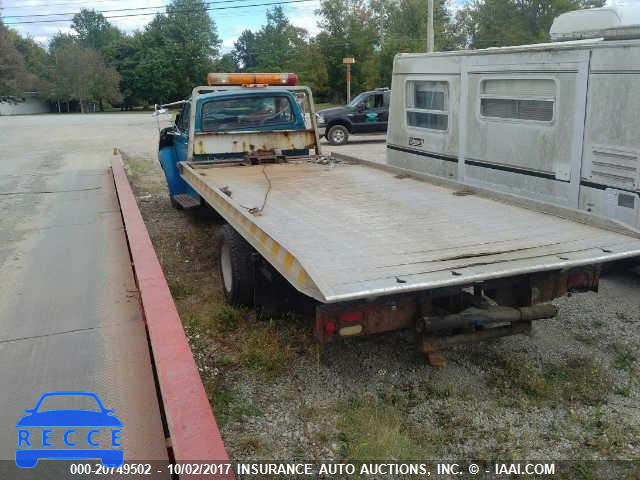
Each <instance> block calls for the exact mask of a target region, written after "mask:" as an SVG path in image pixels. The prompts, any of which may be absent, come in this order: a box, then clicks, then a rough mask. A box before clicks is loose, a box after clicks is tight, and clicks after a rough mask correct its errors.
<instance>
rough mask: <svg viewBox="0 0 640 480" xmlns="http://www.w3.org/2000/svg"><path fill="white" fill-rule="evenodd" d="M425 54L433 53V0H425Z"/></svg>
mask: <svg viewBox="0 0 640 480" xmlns="http://www.w3.org/2000/svg"><path fill="white" fill-rule="evenodd" d="M427 9H428V12H427V14H428V18H427V53H431V52H433V0H427Z"/></svg>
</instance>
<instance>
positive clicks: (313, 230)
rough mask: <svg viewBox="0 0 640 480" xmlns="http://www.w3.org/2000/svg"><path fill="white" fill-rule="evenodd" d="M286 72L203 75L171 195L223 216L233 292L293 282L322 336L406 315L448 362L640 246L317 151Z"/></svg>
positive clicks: (544, 314) (246, 300)
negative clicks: (453, 350)
mask: <svg viewBox="0 0 640 480" xmlns="http://www.w3.org/2000/svg"><path fill="white" fill-rule="evenodd" d="M294 80H295V75H292V74H255V76H253V75H244V74H209V77H208V81H209V85H208V86H203V87H196V88H195V89H194V90H193V92H192V96H191V98H190V99H188V100H186V101H184V102H179V105H180V106H181V107H182V111H181V113H180V114H179V115H178V117H177V121H176V126H174V127H169V128H167V129H164V130H163V131H162V132H161V139H160V151H159V157H160V162H161V164H162V167H163V169H164V172H165V175H166V178H167V182H168V185H169V190H170V196H171V199H172V203H174V205H175V206H177V207H179V208H182V207H192V206H196V205H201V204H205V203H206V204H208V205H209V206H211V207H212V208H213V209H214V210H215V211H216V212H217V213H218V214H219V215H220V216H221V217H223V219H224V220H225V221H226V222H227V224H226V225H224V226H223V227H222V241H221V247H220V273H221V277H222V283H223V287H224V293H225V295H226V297H227V299H228V300H229V301H230V302H231V303H234V304H245V305H255V306H256V307H257V308H263V307H266V306H269V307H273V305H274V304H281V305H280V306H281V307H282V304H284V307H285V308H288V307H290V306H291V305H292V304H293V303H295V302H293V301H291V298H293V297H295V295H292V294H291V293H290V292H291V291H295V292H296V294H297V295H298V297H299V298H303V299H305V300H306V301H307V302H306V304H307V305H309V304H310V305H311V306H312V308H313V310H312V312H313V315H314V317H315V333H316V336H317V338H318V339H319V340H320V341H322V342H329V341H333V340H336V339H338V338H341V337H351V336H356V335H364V334H371V333H378V332H384V331H390V330H396V329H401V328H413V329H414V330H415V331H416V333H417V344H418V348H419V350H420V351H421V352H423V353H424V354H425V355H426V356H427V359H428V360H429V361H430V362H432V363H433V364H442V363H443V362H444V359H442V357H441V356H440V355H439V354H438V352H439V351H440V350H441V349H443V348H446V347H448V346H450V345H453V344H456V343H461V342H469V341H474V340H482V339H487V338H492V337H499V336H504V335H510V334H516V333H528V332H530V329H531V322H532V321H533V320H537V319H544V318H551V317H553V316H555V315H556V313H557V308H556V307H555V306H554V305H552V304H551V303H549V302H551V301H552V300H553V299H555V298H558V297H561V296H564V295H566V294H568V293H571V292H578V291H597V289H598V281H599V275H600V270H601V266H602V265H603V264H606V263H609V262H614V261H617V260H622V259H628V258H633V257H638V256H640V232H638V231H637V230H634V229H632V228H630V227H628V226H625V225H623V224H620V223H618V222H615V221H612V220H608V219H606V218H603V217H598V216H595V215H592V214H589V213H586V212H583V211H578V210H573V209H570V208H564V207H559V206H554V205H550V204H546V203H542V202H538V201H533V200H529V199H525V198H521V197H518V196H514V195H510V194H504V193H497V192H493V191H490V190H484V189H482V188H478V187H475V186H474V187H471V186H469V185H466V184H464V183H458V182H455V181H451V180H448V179H444V178H440V177H436V176H431V175H427V174H418V173H415V172H408V171H406V170H402V169H400V168H396V167H392V166H389V165H382V164H375V163H372V162H367V161H363V160H356V159H348V158H346V157H340V156H339V155H334V156H332V157H325V156H322V155H321V151H320V147H319V145H318V136H317V133H316V126H315V116H314V111H313V100H312V96H311V92H310V90H309V89H308V88H306V87H300V86H295V83H296V82H295V81H294ZM393 101H394V98H393V97H392V102H393ZM174 106H175V104H174Z"/></svg>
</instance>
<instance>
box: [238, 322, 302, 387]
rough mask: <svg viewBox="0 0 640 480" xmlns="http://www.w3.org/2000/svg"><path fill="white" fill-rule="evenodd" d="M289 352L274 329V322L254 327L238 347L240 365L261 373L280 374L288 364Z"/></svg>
mask: <svg viewBox="0 0 640 480" xmlns="http://www.w3.org/2000/svg"><path fill="white" fill-rule="evenodd" d="M289 357H290V350H289V347H288V345H286V344H284V343H283V342H282V340H281V338H280V336H279V334H278V332H276V329H275V327H274V322H269V323H267V324H264V325H260V324H258V325H254V327H253V330H252V331H251V332H249V334H248V337H247V338H246V340H245V341H244V342H243V343H242V344H241V345H240V363H241V364H242V365H243V366H244V367H246V368H250V369H253V370H257V371H261V372H263V373H270V374H277V373H280V372H282V371H283V370H284V369H285V368H286V366H287V363H288V360H289Z"/></svg>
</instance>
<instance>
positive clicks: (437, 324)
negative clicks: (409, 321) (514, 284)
mask: <svg viewBox="0 0 640 480" xmlns="http://www.w3.org/2000/svg"><path fill="white" fill-rule="evenodd" d="M557 313H558V308H557V307H556V306H555V305H551V304H544V305H533V306H531V307H517V308H516V307H503V306H491V307H489V308H476V307H471V308H467V309H466V310H463V311H461V312H459V313H453V314H450V315H445V316H441V317H425V318H423V319H422V332H424V333H427V334H430V333H435V332H442V331H446V330H458V329H466V328H490V327H491V325H494V324H498V323H500V324H502V323H517V322H530V321H532V320H541V319H543V318H553V317H555V316H556V314H557ZM419 331H420V329H419Z"/></svg>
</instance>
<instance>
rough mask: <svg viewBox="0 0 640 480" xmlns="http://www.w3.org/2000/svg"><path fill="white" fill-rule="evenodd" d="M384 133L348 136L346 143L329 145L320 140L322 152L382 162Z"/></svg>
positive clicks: (383, 159)
mask: <svg viewBox="0 0 640 480" xmlns="http://www.w3.org/2000/svg"><path fill="white" fill-rule="evenodd" d="M385 142H386V136H385V135H362V136H352V137H349V141H348V142H347V144H346V145H340V146H336V145H331V144H329V142H327V141H326V139H324V138H323V139H321V140H320V147H321V148H322V153H324V154H325V155H327V154H329V153H333V152H335V153H342V154H343V155H350V156H353V157H356V158H362V159H364V160H369V161H372V162H379V163H384V161H385V150H386V148H385Z"/></svg>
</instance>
